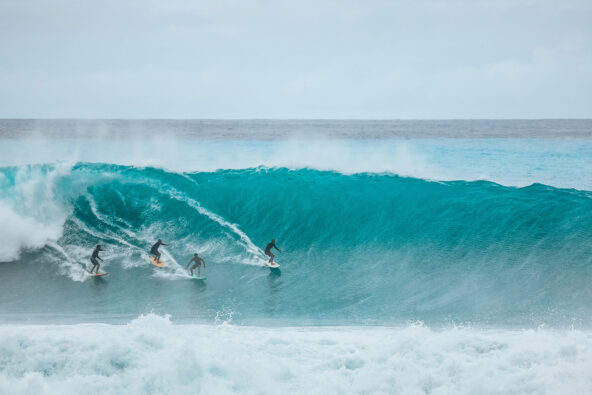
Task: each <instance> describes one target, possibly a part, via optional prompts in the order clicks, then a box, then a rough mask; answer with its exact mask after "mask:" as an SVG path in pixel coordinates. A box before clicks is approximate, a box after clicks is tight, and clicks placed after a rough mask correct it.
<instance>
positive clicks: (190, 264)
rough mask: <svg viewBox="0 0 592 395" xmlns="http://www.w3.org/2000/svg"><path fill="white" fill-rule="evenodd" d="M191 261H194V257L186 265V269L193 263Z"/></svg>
mask: <svg viewBox="0 0 592 395" xmlns="http://www.w3.org/2000/svg"><path fill="white" fill-rule="evenodd" d="M191 262H193V259H192V260H190V261H189V263H188V264H187V266H185V269H187V268H188V267H189V265H191Z"/></svg>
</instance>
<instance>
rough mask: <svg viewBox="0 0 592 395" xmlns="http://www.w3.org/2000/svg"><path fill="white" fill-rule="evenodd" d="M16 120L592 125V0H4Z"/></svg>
mask: <svg viewBox="0 0 592 395" xmlns="http://www.w3.org/2000/svg"><path fill="white" fill-rule="evenodd" d="M0 117H3V118H23V117H24V118H42V117H49V118H62V117H65V118H356V119H359V118H366V119H370V118H371V119H401V118H403V119H416V118H420V119H426V118H439V119H440V118H592V1H590V0H584V1H569V0H552V1H544V0H542V1H526V0H524V1H522V0H515V1H504V0H501V1H493V0H492V1H479V0H458V1H444V0H441V1H422V0H413V1H378V0H376V1H372V0H366V1H353V0H351V1H350V0H341V1H322V0H316V1H308V0H298V1H291V0H288V1H280V0H278V1H271V0H269V1H248V0H237V1H230V0H215V1H214V0H212V1H196V0H194V1H189V0H168V1H164V0H163V1H155V0H153V1H150V0H101V1H82V0H52V1H44V0H27V1H22V0H0Z"/></svg>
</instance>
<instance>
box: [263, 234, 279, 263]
mask: <svg viewBox="0 0 592 395" xmlns="http://www.w3.org/2000/svg"><path fill="white" fill-rule="evenodd" d="M272 248H275V249H276V250H278V251H279V252H282V250H280V249H279V248H278V247H277V246H276V245H275V239H273V240H271V243H269V244H268V245H267V247H265V255H267V256H268V257H269V261H268V263H269V264H270V265H273V258H274V257H275V255H274V254H273V252H271V249H272Z"/></svg>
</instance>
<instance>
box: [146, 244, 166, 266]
mask: <svg viewBox="0 0 592 395" xmlns="http://www.w3.org/2000/svg"><path fill="white" fill-rule="evenodd" d="M161 245H163V246H166V245H168V244H164V243H163V242H162V241H157V242H156V244H154V245H153V246H152V248H151V249H150V253H151V254H152V255H154V257H155V258H156V262H160V252H158V248H159V247H160V246H161Z"/></svg>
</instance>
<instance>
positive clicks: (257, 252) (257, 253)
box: [169, 189, 265, 266]
mask: <svg viewBox="0 0 592 395" xmlns="http://www.w3.org/2000/svg"><path fill="white" fill-rule="evenodd" d="M169 195H170V196H171V197H172V198H173V199H175V200H178V201H182V202H185V203H187V204H188V205H189V206H191V207H193V208H194V209H195V210H197V212H199V213H200V214H202V215H205V216H206V217H208V218H210V219H211V220H213V221H215V222H216V223H218V224H219V225H221V226H222V227H224V228H227V229H230V230H231V231H232V232H233V233H235V234H236V235H237V236H238V237H239V238H240V240H241V241H242V242H243V244H244V246H245V247H246V249H247V251H248V252H249V253H251V254H252V255H253V256H254V257H255V258H257V257H259V258H260V259H255V260H253V261H245V263H247V264H250V265H259V266H265V263H264V254H263V251H262V250H261V249H260V248H259V247H257V246H256V245H255V244H254V243H253V242H252V241H251V239H250V238H249V236H247V234H246V233H245V232H243V231H241V230H240V229H239V228H238V226H237V225H236V224H231V223H230V222H228V221H226V220H225V219H224V218H222V217H221V216H220V215H218V214H216V213H213V212H211V211H210V210H208V209H206V208H204V207H203V206H201V205H200V204H199V202H197V201H195V200H193V199H191V198H188V197H185V196H183V195H182V194H181V193H180V192H179V191H176V190H174V189H173V190H170V191H169Z"/></svg>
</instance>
